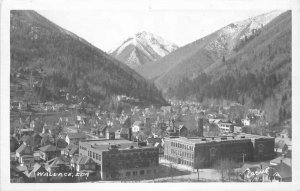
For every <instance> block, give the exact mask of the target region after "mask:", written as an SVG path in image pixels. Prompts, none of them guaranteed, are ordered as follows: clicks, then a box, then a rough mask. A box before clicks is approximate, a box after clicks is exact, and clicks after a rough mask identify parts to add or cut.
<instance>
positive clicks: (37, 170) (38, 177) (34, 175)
mask: <svg viewBox="0 0 300 191" xmlns="http://www.w3.org/2000/svg"><path fill="white" fill-rule="evenodd" d="M47 172H48V171H47V170H46V169H45V167H44V166H42V165H41V164H39V163H35V164H34V165H33V169H32V170H31V171H26V172H25V173H24V174H25V175H26V176H27V178H28V179H30V180H31V181H30V182H36V183H47V182H48V181H49V177H48V176H43V174H44V173H47Z"/></svg>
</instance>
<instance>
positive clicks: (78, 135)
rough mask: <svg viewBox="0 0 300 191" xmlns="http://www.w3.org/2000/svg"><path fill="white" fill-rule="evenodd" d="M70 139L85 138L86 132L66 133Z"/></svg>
mask: <svg viewBox="0 0 300 191" xmlns="http://www.w3.org/2000/svg"><path fill="white" fill-rule="evenodd" d="M67 136H68V137H69V138H70V139H81V138H82V139H83V138H86V137H87V136H86V134H85V133H68V135H67Z"/></svg>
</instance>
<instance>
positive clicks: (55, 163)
mask: <svg viewBox="0 0 300 191" xmlns="http://www.w3.org/2000/svg"><path fill="white" fill-rule="evenodd" d="M70 162H71V158H69V157H66V156H58V157H55V158H53V159H51V160H49V161H47V162H46V163H45V169H46V170H47V171H48V172H50V173H55V172H64V173H67V172H71V165H70Z"/></svg>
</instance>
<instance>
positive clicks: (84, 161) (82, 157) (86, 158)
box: [75, 155, 93, 165]
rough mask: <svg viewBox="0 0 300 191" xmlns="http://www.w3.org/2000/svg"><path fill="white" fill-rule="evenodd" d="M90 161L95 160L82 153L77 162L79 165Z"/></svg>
mask: <svg viewBox="0 0 300 191" xmlns="http://www.w3.org/2000/svg"><path fill="white" fill-rule="evenodd" d="M89 162H93V160H92V159H91V158H90V157H87V156H84V155H80V156H79V157H78V159H77V160H76V162H75V163H76V164H78V165H82V164H83V165H84V164H87V163H89Z"/></svg>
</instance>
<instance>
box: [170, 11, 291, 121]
mask: <svg viewBox="0 0 300 191" xmlns="http://www.w3.org/2000/svg"><path fill="white" fill-rule="evenodd" d="M291 28H292V27H291V12H290V11H288V12H285V13H283V14H282V15H280V16H278V17H277V18H275V19H274V20H273V21H271V22H270V23H269V24H268V25H266V26H264V27H263V28H262V29H261V30H260V31H255V32H253V34H252V36H250V38H248V39H245V38H242V39H241V41H240V43H238V46H237V47H235V49H234V51H235V52H234V53H233V54H232V55H230V56H229V57H226V56H223V57H222V59H220V60H218V61H217V62H215V63H213V64H212V65H210V66H209V67H208V68H206V69H205V70H203V71H202V73H201V75H199V76H198V77H196V78H194V79H188V78H184V79H182V80H181V81H180V83H179V84H178V85H176V86H175V87H171V88H169V90H168V96H171V97H172V96H175V97H177V98H180V99H197V100H198V101H201V102H203V101H205V100H208V99H226V100H232V101H237V102H239V103H241V104H245V105H250V106H256V107H259V108H262V109H265V110H266V113H267V118H268V121H270V122H271V123H277V122H279V121H283V120H285V119H290V118H291V109H292V107H291V96H292V87H291V85H292V81H291V70H292V65H291V56H292V55H291V41H292V35H291Z"/></svg>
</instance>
